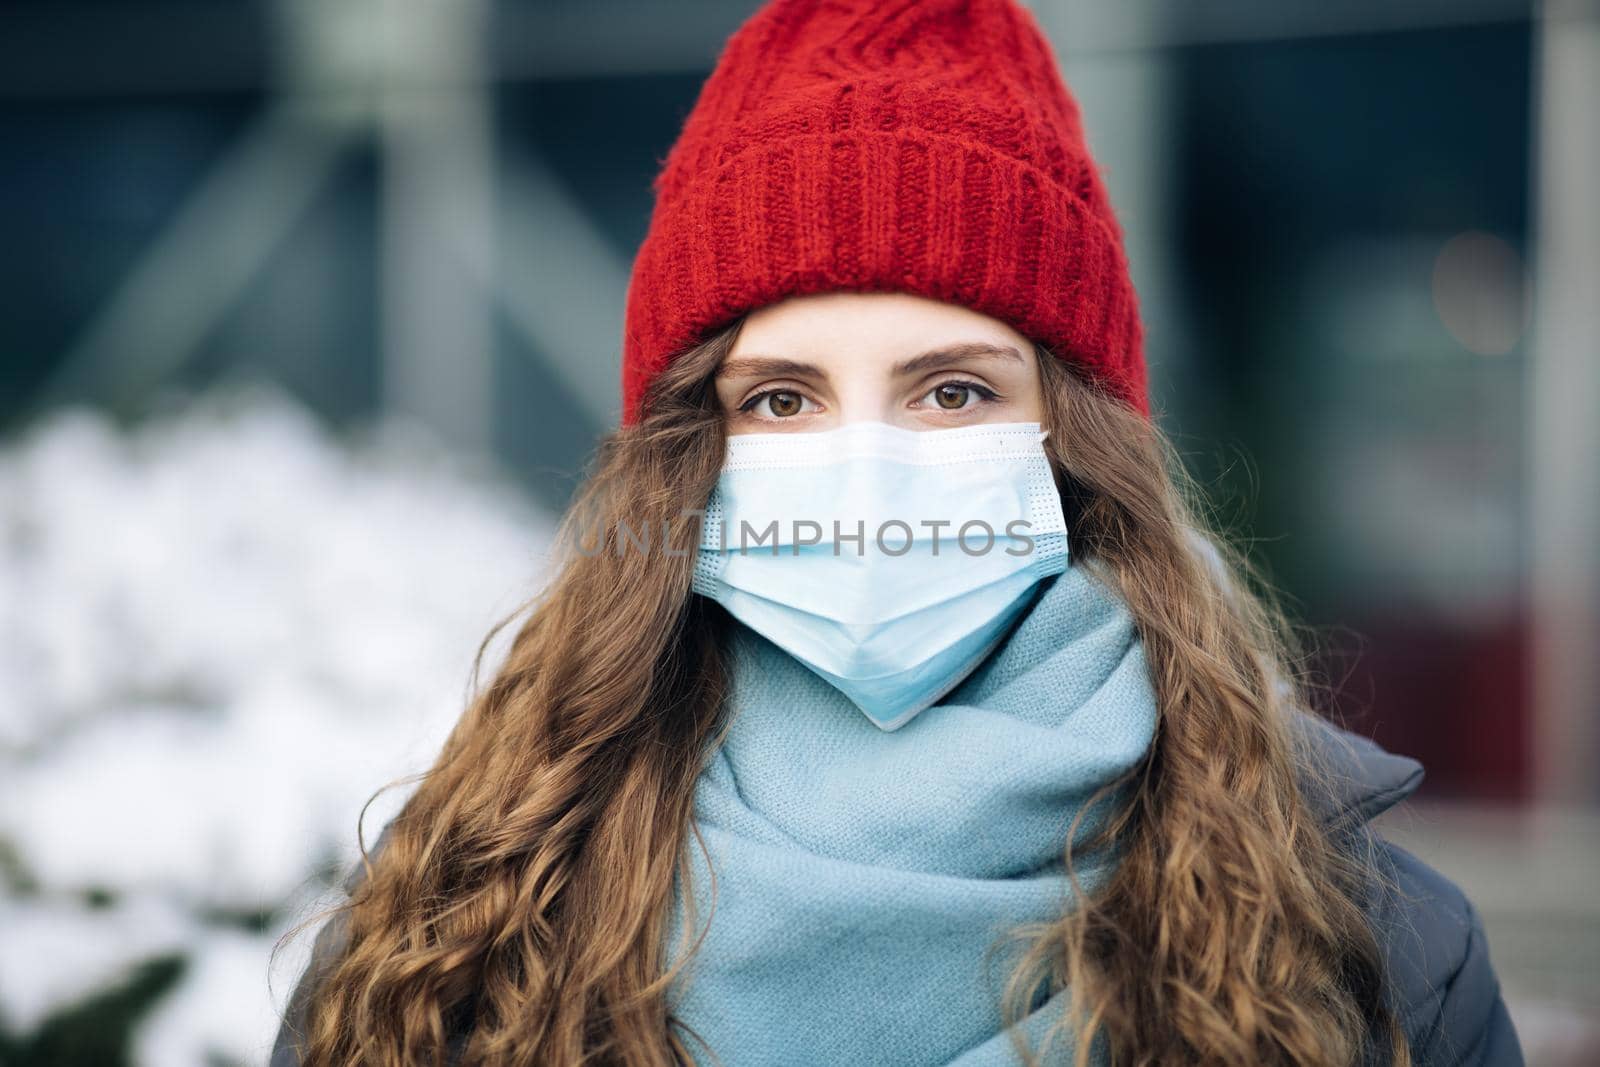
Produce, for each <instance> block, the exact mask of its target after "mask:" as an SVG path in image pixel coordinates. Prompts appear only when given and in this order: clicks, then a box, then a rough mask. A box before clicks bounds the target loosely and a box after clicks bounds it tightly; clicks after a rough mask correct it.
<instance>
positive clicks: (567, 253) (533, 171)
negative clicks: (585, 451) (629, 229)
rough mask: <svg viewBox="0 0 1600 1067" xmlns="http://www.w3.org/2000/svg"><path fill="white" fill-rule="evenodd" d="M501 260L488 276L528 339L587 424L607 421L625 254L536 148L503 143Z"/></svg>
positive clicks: (613, 416)
mask: <svg viewBox="0 0 1600 1067" xmlns="http://www.w3.org/2000/svg"><path fill="white" fill-rule="evenodd" d="M505 151H506V154H507V157H508V158H507V162H508V165H507V166H506V168H505V170H504V179H503V185H502V187H501V199H500V219H501V227H500V233H499V241H500V245H499V251H500V262H499V269H497V270H495V271H494V272H493V273H492V275H491V276H490V277H489V278H488V279H487V281H488V283H489V284H490V285H492V286H493V287H494V290H495V295H496V298H497V299H498V301H499V304H500V307H501V308H502V309H504V311H505V312H506V315H507V318H508V319H509V320H510V322H511V324H512V325H513V326H514V327H515V328H516V329H517V331H518V332H519V333H520V334H521V335H522V336H523V338H524V340H525V341H526V343H527V349H525V354H526V355H528V356H529V357H530V358H536V359H540V362H541V365H543V366H545V367H547V368H548V370H549V371H550V372H551V373H552V374H554V375H555V376H556V377H558V378H560V379H561V381H562V382H563V384H564V385H565V386H566V387H567V389H568V390H569V391H570V392H571V393H572V394H573V395H574V396H576V397H578V398H580V401H581V402H582V404H583V405H584V412H583V414H584V417H585V420H586V421H587V422H589V423H591V424H592V425H593V426H594V427H595V428H596V432H597V433H598V432H600V431H601V430H606V429H610V428H611V427H612V426H615V425H616V422H617V418H618V414H619V412H620V404H619V401H618V399H617V394H618V389H619V385H618V383H619V382H620V381H621V374H622V330H621V309H622V307H623V304H624V302H625V300H626V297H627V291H628V272H629V264H628V263H627V261H625V260H624V259H623V258H622V257H621V256H620V255H618V254H617V252H616V250H615V249H614V248H613V247H612V245H611V243H610V242H609V241H608V240H607V239H606V237H605V235H604V234H602V233H601V232H600V231H599V229H598V228H596V227H595V226H594V224H593V223H592V222H591V221H590V220H589V217H588V215H587V214H586V213H585V210H584V208H583V206H582V205H581V204H579V203H578V202H577V201H576V200H574V199H573V198H572V195H571V194H570V193H569V192H568V191H567V189H566V187H565V186H564V185H563V184H562V183H561V181H560V179H558V178H557V177H556V176H555V175H554V174H553V173H551V172H550V170H549V169H548V168H547V167H546V166H545V165H544V162H543V161H542V160H540V159H539V158H538V157H537V156H533V155H530V154H528V153H526V152H522V151H518V150H516V149H513V148H511V147H507V148H506V150H505Z"/></svg>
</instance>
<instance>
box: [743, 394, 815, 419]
mask: <svg viewBox="0 0 1600 1067" xmlns="http://www.w3.org/2000/svg"><path fill="white" fill-rule="evenodd" d="M741 410H743V411H754V412H755V413H756V414H758V415H765V416H768V417H770V418H775V419H784V418H788V417H789V416H791V415H799V414H800V413H801V412H803V411H805V410H806V398H805V397H803V396H801V395H800V394H799V393H797V392H795V391H794V390H793V389H773V390H771V391H770V392H766V393H761V394H760V395H758V396H754V397H751V398H750V399H749V400H747V401H746V402H745V403H744V405H743V407H742V409H741Z"/></svg>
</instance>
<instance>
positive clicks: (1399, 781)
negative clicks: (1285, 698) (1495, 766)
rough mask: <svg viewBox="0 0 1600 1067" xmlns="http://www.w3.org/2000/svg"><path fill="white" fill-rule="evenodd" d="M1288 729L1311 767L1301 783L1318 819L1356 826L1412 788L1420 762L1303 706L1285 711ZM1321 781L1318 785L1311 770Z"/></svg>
mask: <svg viewBox="0 0 1600 1067" xmlns="http://www.w3.org/2000/svg"><path fill="white" fill-rule="evenodd" d="M1290 723H1291V733H1292V734H1293V736H1294V737H1295V739H1296V741H1297V744H1298V745H1299V746H1300V754H1301V757H1302V759H1303V760H1304V761H1305V762H1306V763H1309V764H1310V765H1311V766H1312V768H1314V770H1313V771H1312V773H1311V774H1310V775H1308V776H1306V778H1305V779H1304V781H1303V788H1304V792H1305V794H1306V799H1307V801H1308V802H1309V803H1310V804H1311V806H1312V808H1313V809H1314V810H1315V811H1316V812H1317V813H1318V814H1319V815H1320V816H1321V817H1322V819H1323V821H1324V822H1327V823H1330V824H1332V823H1337V824H1346V825H1359V824H1361V823H1365V822H1368V821H1369V820H1371V819H1374V818H1376V817H1377V816H1379V815H1381V814H1383V813H1384V812H1385V811H1388V810H1389V809H1390V808H1392V807H1394V806H1395V805H1396V804H1398V803H1400V802H1401V801H1402V800H1404V799H1406V798H1407V797H1409V796H1410V795H1411V794H1412V793H1414V792H1416V791H1417V787H1418V786H1419V785H1421V784H1422V776H1423V768H1422V764H1421V763H1419V762H1417V761H1416V760H1414V759H1412V758H1410V757H1409V756H1400V755H1396V754H1395V753H1393V752H1389V751H1387V750H1386V749H1384V748H1383V747H1382V746H1381V745H1379V744H1378V743H1377V742H1375V741H1372V740H1371V739H1369V738H1366V737H1362V736H1361V735H1360V734H1355V733H1351V732H1350V731H1349V730H1345V729H1342V728H1341V727H1338V726H1336V725H1334V724H1333V723H1331V722H1329V721H1327V720H1326V719H1324V718H1322V717H1321V716H1318V715H1315V714H1313V713H1311V712H1308V711H1305V710H1304V709H1300V708H1296V709H1295V711H1294V712H1293V713H1292V715H1291V720H1290ZM1317 769H1320V771H1321V776H1322V777H1324V778H1325V779H1326V780H1325V782H1322V783H1320V784H1319V783H1318V781H1317V777H1318V776H1317V773H1316V770H1317Z"/></svg>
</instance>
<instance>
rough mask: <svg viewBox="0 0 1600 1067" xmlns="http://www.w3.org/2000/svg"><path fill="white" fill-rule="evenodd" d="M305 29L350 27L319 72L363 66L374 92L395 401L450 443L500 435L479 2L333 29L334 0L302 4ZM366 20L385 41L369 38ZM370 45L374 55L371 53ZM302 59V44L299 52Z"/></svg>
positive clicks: (320, 34)
mask: <svg viewBox="0 0 1600 1067" xmlns="http://www.w3.org/2000/svg"><path fill="white" fill-rule="evenodd" d="M291 9H292V10H295V11H297V12H299V13H300V17H301V18H303V19H305V23H304V32H305V34H306V36H308V37H310V38H313V39H316V40H322V41H326V40H327V39H328V38H329V37H330V35H331V34H333V33H336V32H339V31H341V30H343V31H345V33H346V34H347V36H348V37H349V38H350V40H349V47H350V48H351V49H354V50H357V51H358V53H359V54H357V55H355V56H347V55H343V54H341V52H340V50H338V49H333V50H330V54H329V55H328V56H327V58H326V61H325V62H324V63H323V64H321V65H322V66H323V67H325V68H326V69H325V70H324V71H323V72H322V73H321V74H319V75H318V77H319V78H320V79H321V80H323V81H325V82H331V81H336V80H337V79H338V78H339V77H341V76H348V75H349V74H350V73H351V72H352V71H356V72H360V67H361V64H362V63H363V62H367V63H370V64H371V67H372V69H370V70H369V71H367V72H366V73H367V75H368V81H369V82H370V84H371V85H372V86H373V87H374V88H375V89H376V91H377V97H376V105H377V108H376V114H375V116H374V119H375V122H376V127H377V134H378V143H379V145H380V149H381V159H382V165H381V167H380V169H379V183H380V185H379V188H380V195H379V215H380V222H379V225H380V233H381V238H380V241H379V251H380V256H379V263H380V270H381V278H380V285H381V292H382V299H381V300H380V301H379V312H380V315H381V323H380V327H381V333H380V336H381V338H382V341H381V345H380V350H381V352H382V355H383V381H382V395H383V403H384V407H385V409H386V410H388V411H390V412H396V413H404V414H406V415H410V416H413V417H416V418H419V419H421V420H422V421H423V422H424V423H426V424H427V425H428V426H429V427H430V428H431V429H432V430H434V431H435V432H437V433H439V434H440V435H441V436H442V437H443V438H444V439H446V440H448V441H449V442H450V443H451V444H453V445H455V446H457V447H460V448H463V449H466V450H468V451H473V452H478V453H480V454H484V455H488V454H491V453H492V452H493V444H494V428H495V424H494V390H495V385H494V321H493V304H492V298H491V296H490V291H489V289H488V287H487V286H486V285H485V284H484V276H485V275H486V274H487V273H489V271H490V269H491V267H490V264H491V261H492V258H493V255H494V232H495V218H494V210H495V209H494V173H495V164H494V129H493V121H492V118H491V114H490V98H489V89H488V87H487V84H486V82H487V78H486V71H485V68H484V56H483V38H484V32H483V31H484V26H483V21H484V5H483V4H482V3H481V0H449V2H448V3H409V2H406V0H374V2H373V3H369V4H368V5H367V6H366V10H367V11H368V13H369V15H370V19H371V20H373V21H376V22H377V25H375V26H370V27H363V26H362V25H360V24H357V25H356V26H354V27H351V26H348V25H345V26H330V25H328V20H329V14H330V12H331V13H332V14H333V17H336V18H338V17H342V13H340V12H337V11H334V10H333V9H332V8H331V7H330V6H329V5H328V4H327V2H326V0H296V2H295V3H294V4H293V5H292V7H291ZM363 28H370V29H372V30H375V31H376V33H375V35H374V36H376V38H377V40H376V41H375V42H374V43H373V44H372V45H368V44H367V43H366V40H365V39H366V37H367V36H368V35H366V34H362V33H359V32H356V33H350V32H349V31H350V30H352V29H353V30H356V31H360V30H362V29H363ZM368 49H370V50H371V51H370V54H368V51H367V50H368ZM302 54H303V53H302Z"/></svg>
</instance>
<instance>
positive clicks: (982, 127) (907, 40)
mask: <svg viewBox="0 0 1600 1067" xmlns="http://www.w3.org/2000/svg"><path fill="white" fill-rule="evenodd" d="M652 188H653V189H654V191H655V207H654V211H653V213H652V215H651V219H650V228H649V231H648V232H647V234H646V235H645V239H644V243H643V244H642V245H641V246H640V248H639V253H638V256H637V258H636V259H635V260H634V264H633V273H632V277H631V279H630V281H629V285H628V297H627V310H626V314H625V329H624V340H623V357H622V391H623V409H622V419H623V422H624V423H625V424H627V423H632V422H634V421H636V420H637V418H638V417H639V414H640V412H639V410H638V408H639V405H640V402H641V400H642V398H643V395H644V390H645V387H646V386H647V385H648V384H649V382H650V381H651V380H652V379H653V378H654V377H655V376H656V375H657V374H658V373H660V371H661V370H662V368H663V367H665V366H666V365H667V364H668V363H669V362H671V360H672V359H673V358H674V357H675V356H677V355H679V354H680V353H682V352H683V351H684V350H686V349H688V348H690V347H692V346H694V345H695V344H697V343H699V342H700V341H703V340H705V338H706V337H707V336H709V335H710V334H711V333H714V332H715V331H716V330H718V329H719V328H721V327H723V326H726V325H727V324H729V323H730V322H732V321H733V320H734V319H736V318H738V317H739V316H740V315H742V314H744V313H745V312H748V311H753V310H755V309H757V308H760V307H763V306H765V305H767V304H772V303H776V302H777V301H779V300H782V299H783V298H785V297H787V296H793V295H799V294H805V293H816V292H824V291H830V290H856V291H887V290H897V291H902V292H908V293H916V294H919V295H922V296H926V297H929V298H931V299H935V300H942V301H946V302H948V303H953V304H960V305H963V306H966V307H968V308H971V309H973V310H975V311H979V312H982V313H984V314H986V315H989V316H991V317H993V318H996V319H999V320H1001V321H1002V322H1005V323H1007V324H1008V325H1010V326H1011V327H1012V328H1013V329H1015V330H1016V331H1017V332H1018V333H1020V334H1022V335H1023V336H1024V337H1027V338H1029V339H1030V340H1034V341H1039V342H1042V343H1043V344H1045V345H1047V346H1049V348H1050V349H1051V351H1053V352H1055V353H1056V354H1057V355H1058V356H1060V357H1062V358H1063V359H1065V360H1067V361H1069V362H1070V363H1071V364H1073V365H1074V366H1075V367H1077V368H1078V369H1079V370H1080V371H1082V372H1083V373H1084V374H1085V376H1086V377H1088V378H1089V379H1090V380H1092V381H1095V382H1098V383H1099V384H1101V385H1102V386H1103V387H1104V388H1105V389H1106V390H1107V391H1109V392H1110V393H1112V394H1113V395H1115V396H1118V397H1120V398H1122V399H1124V400H1125V401H1127V402H1128V403H1129V404H1131V405H1132V406H1133V407H1134V408H1136V409H1137V410H1138V411H1139V412H1140V413H1142V414H1144V415H1146V416H1148V415H1149V413H1150V407H1149V398H1148V391H1147V385H1146V372H1145V366H1144V354H1143V345H1142V329H1141V326H1140V322H1139V311H1138V304H1137V300H1136V298H1135V294H1134V290H1133V283H1132V280H1131V279H1130V278H1129V275H1128V267H1127V261H1126V259H1125V258H1124V255H1123V251H1122V236H1121V230H1120V228H1119V227H1118V225H1117V221H1116V218H1115V216H1114V215H1113V214H1112V210H1111V203H1110V200H1109V198H1108V197H1107V195H1106V191H1105V188H1104V187H1103V186H1102V184H1101V181H1100V177H1099V174H1098V173H1097V171H1096V168H1095V163H1094V160H1093V159H1091V158H1090V156H1089V150H1088V147H1087V146H1086V145H1085V143H1084V137H1083V127H1082V123H1081V121H1080V119H1079V115H1078V107H1077V104H1076V102H1075V101H1074V100H1073V99H1072V97H1071V95H1070V94H1069V93H1068V91H1067V88H1066V86H1065V84H1063V82H1062V80H1061V76H1060V74H1059V72H1058V69H1057V65H1056V58H1055V55H1054V53H1053V52H1052V50H1051V48H1050V45H1049V42H1048V41H1047V40H1046V38H1045V36H1044V34H1043V33H1042V32H1041V31H1040V29H1039V27H1038V25H1037V23H1035V22H1034V19H1033V16H1032V15H1031V14H1030V13H1029V12H1028V11H1027V10H1026V9H1024V8H1022V7H1020V6H1019V5H1018V4H1017V3H1016V0H911V2H906V0H893V2H891V0H770V2H768V3H767V4H765V5H764V6H763V7H762V8H761V9H760V10H758V11H757V12H756V13H755V14H754V15H752V16H751V17H750V18H749V19H747V20H746V21H745V22H744V24H743V25H741V26H740V27H739V28H738V30H736V31H735V32H734V34H733V36H732V37H730V38H729V39H728V42H727V44H726V45H725V46H724V48H723V50H722V54H721V56H720V57H719V58H718V60H717V66H716V69H715V70H713V71H712V73H711V76H710V77H709V78H708V79H707V80H706V83H705V85H704V86H703V87H702V88H701V91H700V96H699V99H698V100H697V101H696V102H695V106H694V109H693V110H692V111H691V112H690V114H689V116H688V118H687V119H686V120H685V123H684V127H683V131H682V133H681V135H680V136H679V138H678V141H677V143H676V144H674V145H673V147H672V150H671V151H670V152H669V153H668V155H667V157H666V159H665V161H664V165H663V168H662V170H661V173H660V174H659V175H657V177H656V179H655V181H654V183H653V184H652Z"/></svg>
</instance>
